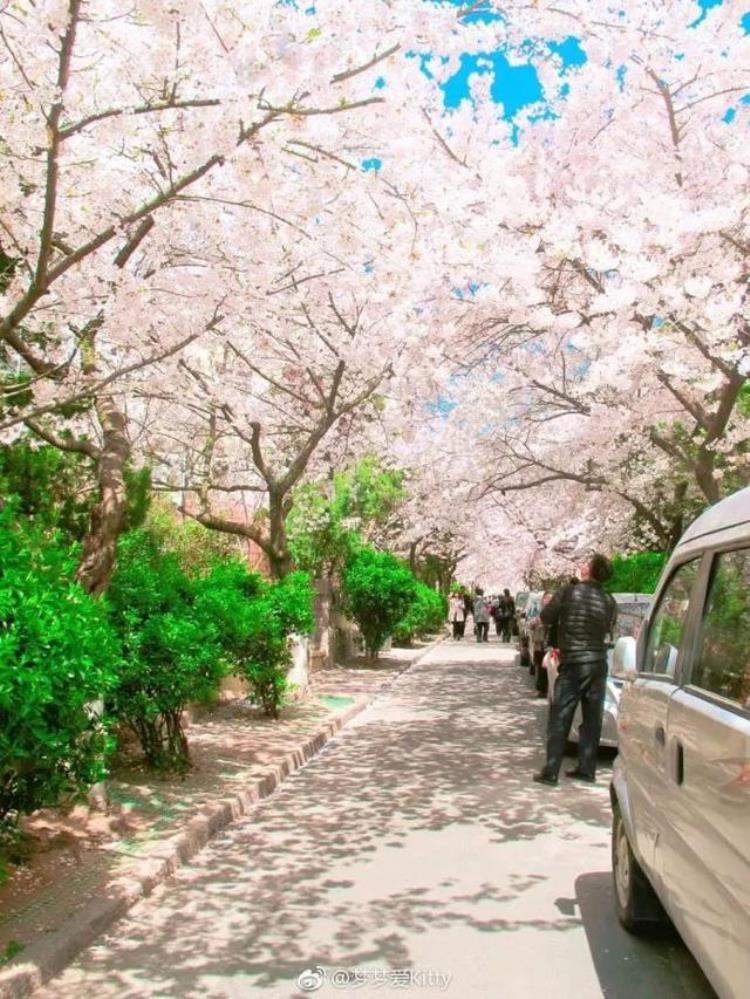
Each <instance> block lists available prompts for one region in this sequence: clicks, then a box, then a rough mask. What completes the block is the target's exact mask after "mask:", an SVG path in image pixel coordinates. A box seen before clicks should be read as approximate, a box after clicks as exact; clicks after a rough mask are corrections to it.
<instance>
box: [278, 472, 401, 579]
mask: <svg viewBox="0 0 750 999" xmlns="http://www.w3.org/2000/svg"><path fill="white" fill-rule="evenodd" d="M404 479H405V474H404V472H403V471H400V470H398V469H389V468H384V467H383V465H382V464H381V462H380V459H379V458H377V457H375V456H374V455H365V457H364V458H362V459H361V460H360V461H359V462H358V463H357V464H356V465H354V466H353V467H351V468H349V469H346V470H345V471H343V472H337V473H336V474H335V475H334V476H333V480H332V481H327V482H310V483H306V484H305V485H303V486H300V488H299V489H297V490H296V492H295V495H294V505H293V507H292V510H291V512H290V514H289V518H288V520H287V533H288V538H289V549H290V551H291V553H292V558H293V560H294V564H295V565H296V566H297V567H298V568H299V569H304V570H306V571H307V572H310V573H312V574H313V575H314V576H323V575H331V574H336V573H338V572H340V571H341V570H342V569H343V568H344V566H345V565H346V564H347V563H348V562H349V561H350V560H351V559H352V558H353V557H354V556H355V554H356V552H357V551H358V550H359V549H360V548H361V547H362V544H363V540H362V539H363V537H366V536H367V535H368V533H369V532H370V531H372V530H373V529H375V528H378V527H381V528H382V527H383V526H384V525H385V524H386V523H387V522H388V520H389V518H391V517H392V516H393V515H394V513H395V512H396V511H397V509H398V507H399V505H400V504H401V503H403V501H404V500H405V498H406V495H407V493H406V488H405V486H404Z"/></svg>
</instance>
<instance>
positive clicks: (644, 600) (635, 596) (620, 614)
mask: <svg viewBox="0 0 750 999" xmlns="http://www.w3.org/2000/svg"><path fill="white" fill-rule="evenodd" d="M612 596H613V597H614V598H615V601H616V602H617V624H616V625H615V631H614V635H613V636H612V638H613V639H614V640H617V639H619V638H624V637H625V636H628V637H631V638H635V637H637V635H638V632H639V631H640V628H641V624H642V623H643V619H644V618H645V616H646V614H648V609H649V607H650V606H651V599H652V598H651V594H650V593H613V594H612ZM542 665H543V666H545V667H546V669H547V678H548V687H547V699H548V701H549V703H550V704H551V703H552V699H553V697H554V693H555V681H556V679H557V669H558V664H557V660H556V659H555V657H554V656H552V655H551V654H550V653H549V652H548V653H547V654H546V656H545V657H544V661H543V663H542ZM607 665H608V667H609V672H608V676H607V687H606V692H605V695H604V716H603V719H602V735H601V739H600V744H601V745H602V746H608V747H609V748H610V749H616V748H617V712H618V710H619V704H620V691H621V690H622V686H623V681H622V680H621V679H620V678H619V677H616V676H613V675H612V649H610V650H609V651H608V653H607ZM582 721H583V718H582V715H581V705H580V704H579V705H578V707H577V708H576V713H575V715H574V717H573V724H572V725H571V728H570V736H569V740H570V742H578V740H579V729H580V727H581V723H582Z"/></svg>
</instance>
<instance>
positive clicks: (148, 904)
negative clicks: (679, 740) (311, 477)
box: [44, 642, 713, 999]
mask: <svg viewBox="0 0 750 999" xmlns="http://www.w3.org/2000/svg"><path fill="white" fill-rule="evenodd" d="M513 658H514V657H513V653H512V651H511V650H510V649H509V648H508V647H502V646H499V645H497V644H495V643H490V644H488V645H483V646H478V645H476V644H475V643H473V642H472V643H468V642H467V643H466V644H458V645H457V644H453V643H444V644H443V645H441V646H438V647H437V648H435V649H434V650H433V651H431V652H430V653H429V655H428V656H427V657H426V658H425V659H423V660H422V662H421V663H420V664H418V665H417V666H415V667H413V668H412V669H411V670H410V671H409V672H408V673H406V674H404V675H403V676H402V677H401V678H399V680H398V681H397V683H396V684H395V685H394V686H393V687H392V688H391V690H390V691H389V692H387V693H385V694H382V695H381V696H380V697H379V699H378V700H377V702H376V703H375V704H373V705H372V706H371V707H370V708H369V709H368V710H367V711H366V712H364V713H363V714H362V715H360V716H359V717H358V718H357V719H356V720H355V721H354V722H353V723H352V724H351V725H350V726H349V727H348V728H347V730H346V731H345V733H344V734H343V735H342V736H341V737H340V738H338V739H336V740H335V741H334V742H332V743H330V744H329V746H328V747H327V748H326V749H325V750H324V751H323V753H322V754H321V755H320V756H319V757H317V758H316V759H315V760H314V761H312V762H311V763H310V764H309V765H308V766H307V767H305V768H304V769H303V770H301V771H299V772H298V773H297V774H296V775H295V776H293V777H292V778H290V779H289V780H288V781H287V782H286V783H285V784H284V785H283V787H282V788H281V789H280V790H279V791H278V792H277V793H276V794H275V795H273V796H272V797H271V798H269V799H267V800H266V801H264V802H263V803H261V804H260V805H259V806H258V808H257V810H256V811H255V812H254V813H253V815H251V816H250V817H248V818H247V819H246V820H245V821H243V822H241V823H240V824H238V825H236V826H234V827H232V829H231V830H229V831H227V832H226V833H224V834H223V835H221V836H220V837H219V838H218V839H216V840H214V841H213V843H212V844H211V845H210V846H209V847H208V848H207V849H206V850H204V851H203V852H202V853H201V854H200V855H199V856H198V857H197V858H196V859H195V861H194V862H193V863H192V864H191V865H190V866H188V867H185V868H183V869H182V870H181V871H180V872H179V875H178V876H177V877H176V878H174V879H173V881H172V882H170V883H169V884H168V885H166V886H164V887H163V888H161V889H159V890H158V891H157V892H156V893H155V894H154V895H153V896H152V897H151V898H150V899H148V900H146V901H144V902H142V903H141V904H140V905H139V906H137V907H136V908H135V909H133V910H132V911H131V913H130V914H129V916H128V917H126V918H125V919H124V920H123V921H121V922H120V923H118V924H117V925H116V927H115V928H114V932H113V933H111V934H110V935H109V936H107V937H104V938H102V939H101V940H100V941H99V942H98V943H97V944H96V945H95V946H93V947H91V948H90V949H89V950H88V951H86V952H85V953H84V954H83V955H82V956H81V958H80V959H79V960H78V962H77V963H76V964H75V965H74V966H73V967H72V968H70V969H69V970H68V971H67V972H66V973H65V974H64V975H62V976H61V977H60V978H58V979H56V980H55V981H54V982H53V983H51V985H50V986H49V987H48V988H47V989H46V990H45V991H44V995H45V996H46V997H48V999H52V997H55V999H59V997H66V999H70V997H80V996H95V997H96V999H105V997H117V999H124V997H131V996H132V997H139V999H140V997H145V996H159V997H178V996H179V997H192V996H206V997H227V999H230V997H231V999H246V997H250V996H264V997H265V996H268V997H283V999H289V997H292V996H294V997H296V996H300V995H304V994H305V993H303V992H301V991H300V989H299V988H298V987H297V986H296V984H295V982H296V979H297V977H298V976H299V975H300V973H301V972H303V971H304V970H305V969H315V968H316V967H317V966H322V967H325V968H326V969H328V974H329V976H330V975H331V969H344V971H345V972H349V973H352V972H354V971H355V970H359V971H361V972H362V976H364V975H365V974H366V975H367V976H369V977H368V979H367V981H366V983H365V984H364V985H359V984H356V983H355V982H350V983H349V984H348V985H345V986H344V987H342V988H337V987H336V986H335V985H334V983H333V982H332V981H331V978H330V977H329V979H328V980H326V981H325V982H324V984H323V985H322V987H321V988H320V990H319V991H317V992H315V993H313V994H315V995H320V996H328V997H331V996H335V995H347V996H348V995H360V996H384V995H386V996H387V995H398V994H399V993H400V994H402V995H404V994H405V995H409V996H410V997H412V999H417V997H420V996H425V997H428V996H438V995H447V996H450V997H454V999H467V997H480V999H483V997H491V999H495V997H498V999H535V997H546V996H549V995H553V996H555V997H556V999H595V997H600V996H602V995H604V996H606V997H608V999H655V997H661V996H671V995H677V994H679V995H681V997H682V999H707V997H710V996H713V993H712V992H711V990H710V988H709V986H708V985H707V983H706V982H705V980H704V979H703V976H702V975H701V973H700V971H699V969H698V968H697V966H696V965H695V963H694V961H693V960H692V958H691V957H690V955H689V954H688V953H687V951H686V950H685V949H684V948H683V947H682V945H681V944H680V942H679V941H674V940H673V939H669V938H663V939H661V940H657V941H651V942H644V941H641V940H636V939H634V938H631V937H629V936H628V935H627V934H626V933H625V932H624V931H622V930H621V929H620V927H619V925H618V924H617V922H616V921H615V919H614V916H613V913H612V902H611V894H610V857H609V820H610V815H609V805H608V797H607V776H608V769H607V767H606V766H605V768H604V769H603V770H602V773H601V777H600V782H599V785H598V786H596V787H580V786H577V785H574V784H571V783H569V782H566V784H565V785H564V786H561V787H558V788H557V789H548V788H544V787H541V786H538V785H536V784H533V783H532V782H531V774H532V772H533V770H534V769H535V767H536V766H538V764H539V763H540V752H539V747H540V735H541V730H542V726H543V723H544V714H545V712H546V707H545V705H544V703H543V702H541V701H537V700H534V698H533V696H532V694H531V690H530V684H529V679H528V675H527V674H526V673H525V672H524V671H523V670H521V669H520V668H519V667H518V666H515V665H513ZM386 969H390V970H389V977H388V978H386V980H385V981H382V980H380V978H379V976H383V977H384V976H385V970H386ZM407 972H413V973H414V977H413V979H412V981H411V984H409V985H408V986H407V987H402V986H401V985H400V982H401V981H403V980H404V979H405V978H406V973H407ZM339 974H340V973H339ZM446 982H447V984H446Z"/></svg>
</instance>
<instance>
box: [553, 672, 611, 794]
mask: <svg viewBox="0 0 750 999" xmlns="http://www.w3.org/2000/svg"><path fill="white" fill-rule="evenodd" d="M606 688H607V662H606V660H603V661H601V662H590V663H579V664H575V665H568V666H566V665H565V663H561V664H560V670H559V672H558V674H557V680H556V681H555V692H554V697H553V699H552V703H551V704H550V711H549V719H548V721H547V762H546V764H545V766H544V772H545V773H546V774H547V775H548V776H550V777H557V775H558V773H559V772H560V767H561V766H562V759H563V754H564V752H565V743H566V742H567V741H568V735H569V734H570V726H571V724H572V723H573V716H574V714H575V712H576V708H577V707H578V703H579V701H580V703H581V713H582V715H583V724H582V725H581V732H580V739H579V742H578V768H579V769H580V770H581V771H582V773H584V774H587V775H588V776H589V777H593V776H594V775H595V773H596V754H597V752H598V750H599V739H600V738H601V734H602V715H603V713H604V695H605V693H606Z"/></svg>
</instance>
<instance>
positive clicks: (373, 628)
mask: <svg viewBox="0 0 750 999" xmlns="http://www.w3.org/2000/svg"><path fill="white" fill-rule="evenodd" d="M342 584H343V586H342V589H343V603H344V609H345V611H346V613H347V614H348V615H349V616H350V617H351V618H352V619H353V620H354V621H356V622H357V624H358V626H359V630H360V631H361V632H362V636H363V638H364V640H365V646H366V649H367V652H368V654H369V655H370V656H372V657H373V658H374V657H375V656H377V654H378V652H379V651H380V649H381V648H382V647H383V644H384V643H385V641H386V639H387V638H388V637H389V636H390V635H392V634H393V632H394V630H395V629H396V627H397V625H398V623H399V621H402V620H403V618H404V617H406V615H407V614H408V613H409V610H410V609H411V607H412V604H413V603H414V602H415V600H416V599H417V581H416V579H415V578H414V576H413V575H412V574H411V573H410V572H409V570H408V569H406V568H404V566H403V565H402V564H401V563H400V562H399V561H398V559H397V558H395V557H394V556H393V555H391V554H390V553H389V552H381V551H376V550H375V549H374V548H362V549H361V551H359V553H358V554H357V555H355V556H354V558H353V559H352V560H351V561H350V562H349V564H348V565H347V567H346V569H345V571H344V574H343V579H342Z"/></svg>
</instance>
